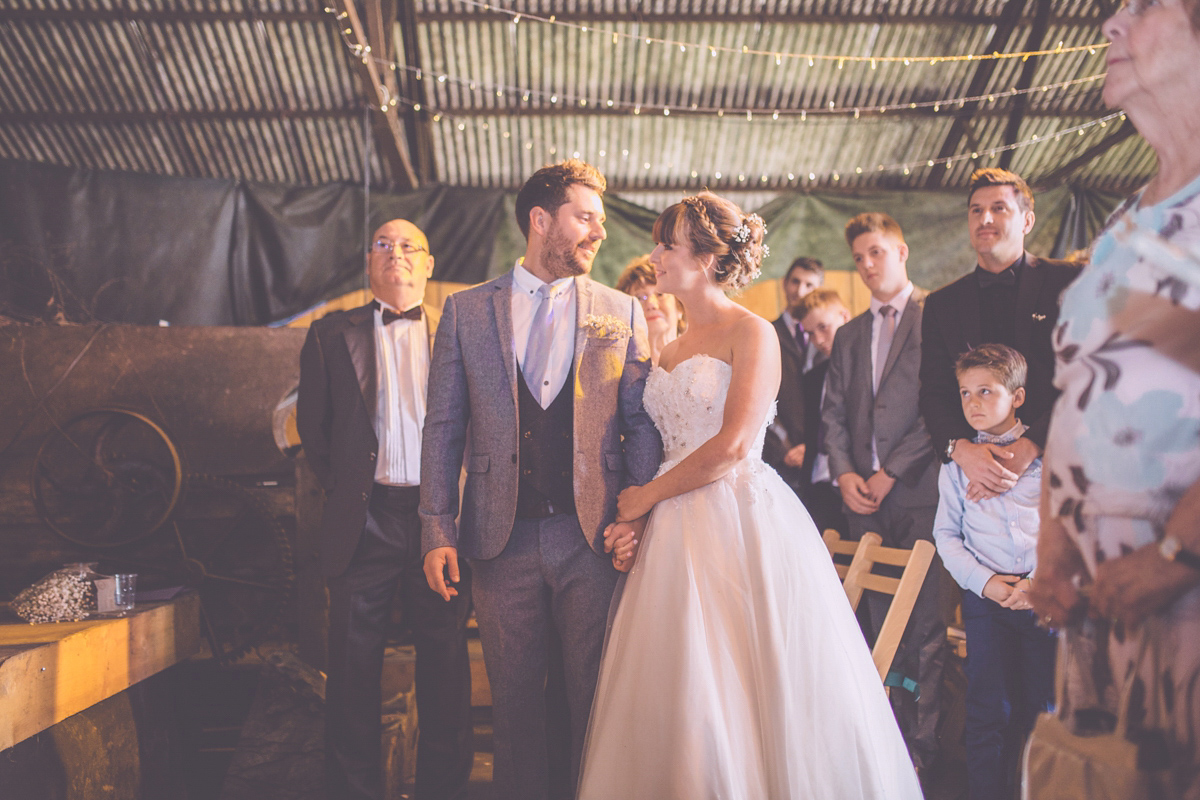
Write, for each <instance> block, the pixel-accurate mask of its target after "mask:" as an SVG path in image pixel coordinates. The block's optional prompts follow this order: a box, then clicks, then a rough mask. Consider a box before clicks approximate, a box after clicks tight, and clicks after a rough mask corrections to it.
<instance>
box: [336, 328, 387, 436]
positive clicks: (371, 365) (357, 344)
mask: <svg viewBox="0 0 1200 800" xmlns="http://www.w3.org/2000/svg"><path fill="white" fill-rule="evenodd" d="M348 315H349V317H350V320H349V321H350V324H349V325H348V326H347V327H346V329H345V330H344V331H342V336H343V337H345V339H346V348H347V349H348V350H349V351H350V361H351V363H353V364H354V372H355V374H356V375H357V376H358V388H359V389H360V390H361V391H362V398H363V405H365V406H366V408H367V416H369V417H370V418H371V427H372V428H374V427H375V423H376V419H375V415H376V412H377V410H378V408H377V407H378V405H379V389H378V388H377V384H376V382H375V324H374V323H375V310H374V309H373V308H372V307H371V306H362V307H361V308H356V309H354V310H353V311H350V312H349V314H348Z"/></svg>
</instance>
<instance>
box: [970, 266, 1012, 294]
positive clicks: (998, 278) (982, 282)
mask: <svg viewBox="0 0 1200 800" xmlns="http://www.w3.org/2000/svg"><path fill="white" fill-rule="evenodd" d="M975 275H976V277H978V278H979V288H980V289H987V288H990V287H992V286H1016V285H1017V272H1016V270H1014V269H1013V268H1012V267H1009V268H1007V269H1005V270H1003V271H1001V272H988V271H987V270H986V269H979V268H976V270H975Z"/></svg>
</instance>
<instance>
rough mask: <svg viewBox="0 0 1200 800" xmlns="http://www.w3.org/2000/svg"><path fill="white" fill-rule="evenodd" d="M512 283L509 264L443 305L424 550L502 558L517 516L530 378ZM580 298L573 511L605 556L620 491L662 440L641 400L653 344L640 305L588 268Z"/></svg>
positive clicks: (635, 479)
mask: <svg viewBox="0 0 1200 800" xmlns="http://www.w3.org/2000/svg"><path fill="white" fill-rule="evenodd" d="M512 281H513V277H512V273H511V272H508V273H505V274H504V275H501V276H500V277H499V278H496V279H495V280H492V281H489V282H487V283H484V284H481V285H479V286H476V287H473V288H471V289H466V290H464V291H461V292H456V293H454V294H451V295H450V296H449V297H447V298H446V305H445V307H444V308H443V310H442V319H441V325H440V327H439V328H438V336H437V341H436V343H435V344H434V348H433V363H432V365H431V367H430V375H429V395H428V403H427V405H428V410H427V411H426V414H425V431H424V435H423V437H422V442H421V478H422V480H421V508H420V513H421V530H422V548H423V550H424V551H425V552H429V551H430V550H432V549H433V548H435V547H445V546H450V547H457V548H458V555H459V557H463V556H465V557H467V558H473V559H488V558H494V557H495V556H497V555H499V554H500V553H501V551H503V550H504V546H505V545H506V544H507V543H508V537H509V534H510V533H511V532H512V527H513V523H514V521H515V520H516V511H517V484H518V470H519V469H520V464H519V458H518V452H519V447H518V443H517V436H518V431H519V424H520V420H519V416H518V411H517V381H520V380H523V378H522V376H521V371H520V368H519V367H518V366H517V357H516V349H515V348H514V346H513V320H512ZM575 296H576V301H577V302H576V327H575V353H574V361H573V362H572V364H573V367H572V375H573V383H569V384H567V385H566V386H564V387H563V391H569V392H571V393H572V397H573V401H574V423H573V424H574V430H573V441H574V448H575V452H574V461H573V465H572V467H573V476H574V477H573V480H574V494H575V510H576V514H577V515H578V517H579V524H580V527H581V528H582V529H583V533H584V536H586V537H587V540H588V542H589V544H590V545H591V547H592V549H593V550H594V551H595V552H597V553H599V554H603V553H604V539H603V534H604V528H605V526H606V525H608V524H609V523H610V522H612V521H613V520H614V519H616V511H617V494H618V492H620V490H621V489H623V488H625V487H626V486H630V485H634V484H638V485H640V484H644V483H647V482H649V481H650V480H651V479H652V478H653V477H654V473H655V471H656V470H657V469H658V466H659V463H660V462H661V461H662V440H661V439H660V438H659V435H658V431H657V430H656V429H655V427H654V423H653V422H652V421H651V419H650V416H649V415H648V414H647V413H646V411H645V410H644V409H643V408H642V392H643V390H644V388H645V384H646V376H647V375H648V374H649V372H650V347H649V344H648V339H647V331H646V318H645V316H644V315H643V313H642V309H641V306H640V305H639V304H638V302H637V300H636V299H634V298H633V297H630V296H629V295H627V294H624V293H623V292H618V291H616V290H615V289H609V288H608V287H606V286H602V285H600V284H598V283H596V282H595V281H593V280H591V279H590V278H587V277H585V276H581V277H577V278H575ZM464 458H465V461H464ZM464 463H465V466H466V471H467V481H466V486H465V488H464V490H463V497H462V515H461V518H459V519H458V520H457V522H456V517H457V516H458V512H459V499H458V476H459V471H460V468H461V467H462V466H463V465H464Z"/></svg>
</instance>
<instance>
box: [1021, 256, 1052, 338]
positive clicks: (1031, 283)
mask: <svg viewBox="0 0 1200 800" xmlns="http://www.w3.org/2000/svg"><path fill="white" fill-rule="evenodd" d="M1045 277H1046V270H1044V269H1042V267H1041V265H1040V264H1039V263H1038V258H1037V256H1034V255H1031V254H1029V253H1026V254H1025V269H1023V270H1021V281H1020V283H1019V284H1018V285H1017V307H1016V315H1017V318H1016V320H1015V321H1014V323H1013V338H1014V340H1015V342H1016V345H1017V351H1018V352H1020V353H1028V352H1029V342H1030V339H1031V337H1032V334H1033V314H1034V312H1035V311H1037V301H1038V297H1039V296H1041V294H1042V281H1043V280H1044V279H1045Z"/></svg>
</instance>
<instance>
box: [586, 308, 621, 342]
mask: <svg viewBox="0 0 1200 800" xmlns="http://www.w3.org/2000/svg"><path fill="white" fill-rule="evenodd" d="M583 326H584V327H585V328H587V331H588V336H592V337H595V338H597V339H620V338H621V337H625V336H632V335H633V329H632V328H630V327H629V325H628V324H627V323H626V322H625V321H624V320H622V319H619V318H617V317H614V316H613V315H612V314H588V315H587V317H586V318H585V319H584V320H583Z"/></svg>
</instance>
